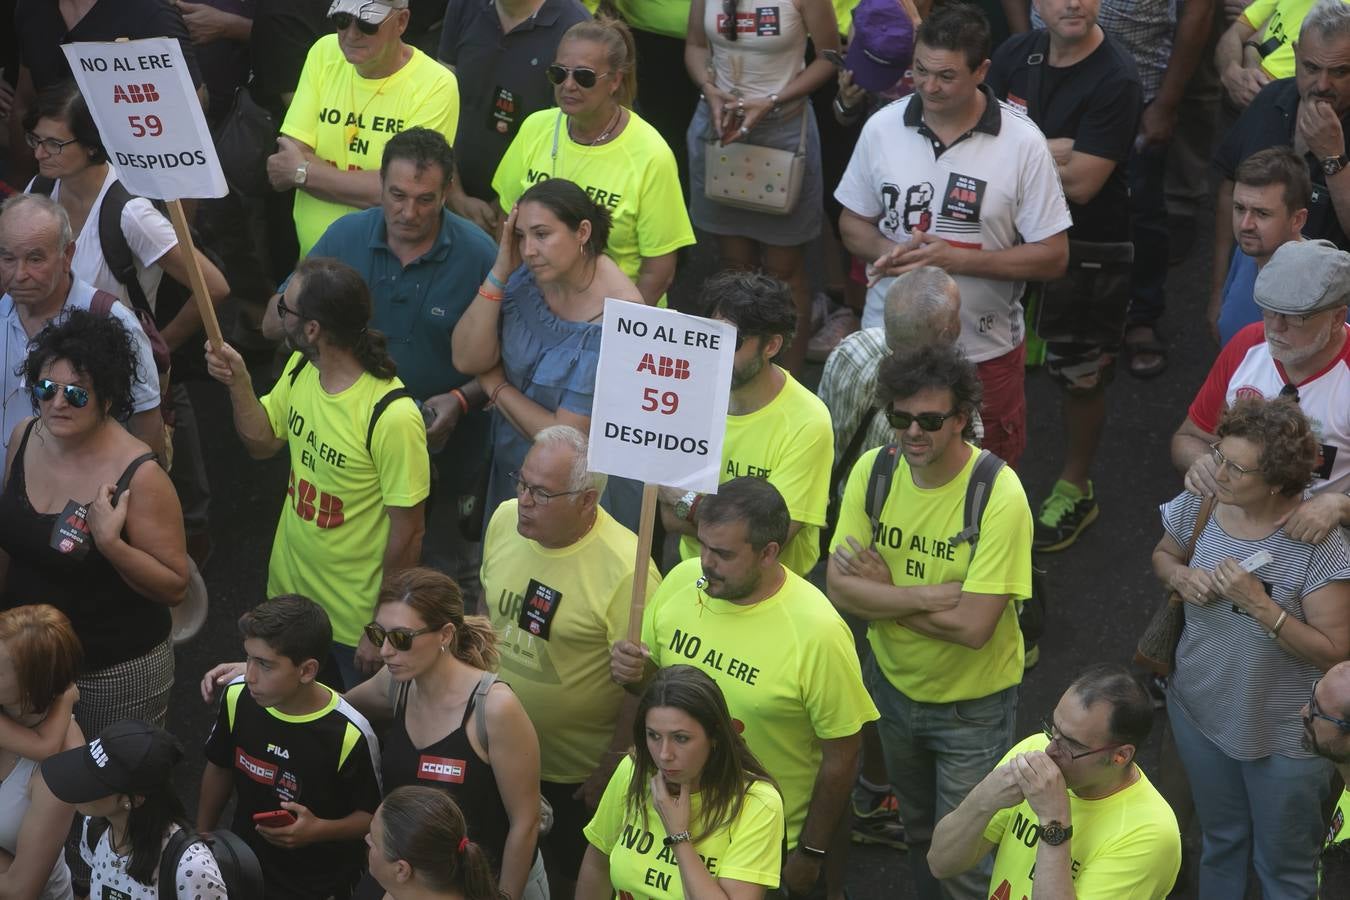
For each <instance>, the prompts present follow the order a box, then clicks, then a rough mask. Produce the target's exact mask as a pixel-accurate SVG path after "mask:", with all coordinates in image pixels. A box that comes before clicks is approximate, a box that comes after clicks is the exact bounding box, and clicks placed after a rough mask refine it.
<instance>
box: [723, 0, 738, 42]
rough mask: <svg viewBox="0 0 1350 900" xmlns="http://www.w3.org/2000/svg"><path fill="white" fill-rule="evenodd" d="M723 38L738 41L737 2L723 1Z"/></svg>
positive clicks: (732, 0)
mask: <svg viewBox="0 0 1350 900" xmlns="http://www.w3.org/2000/svg"><path fill="white" fill-rule="evenodd" d="M722 37H724V38H726V39H727V40H729V41H734V40H736V0H722Z"/></svg>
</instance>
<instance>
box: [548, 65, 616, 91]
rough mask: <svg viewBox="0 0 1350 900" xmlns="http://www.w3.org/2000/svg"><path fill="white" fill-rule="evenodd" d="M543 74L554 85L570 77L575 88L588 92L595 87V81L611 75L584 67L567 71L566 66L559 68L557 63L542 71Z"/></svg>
mask: <svg viewBox="0 0 1350 900" xmlns="http://www.w3.org/2000/svg"><path fill="white" fill-rule="evenodd" d="M544 74H545V75H547V76H548V80H549V81H551V82H553V83H554V84H562V83H563V82H564V81H566V80H567V76H568V75H571V76H572V80H573V81H575V82H576V83H577V87H579V88H581V89H583V90H590V89H591V88H593V87H595V83H596V81H598V80H600V79H601V78H608V77H609V76H610V75H611V74H612V73H610V72H596V71H595V70H594V69H588V68H586V67H585V66H576V67H575V68H571V69H569V68H568V67H567V66H560V65H558V64H557V63H554V64H553V65H551V66H549V67H548V68H547V69H545V70H544Z"/></svg>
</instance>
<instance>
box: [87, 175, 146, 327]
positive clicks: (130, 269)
mask: <svg viewBox="0 0 1350 900" xmlns="http://www.w3.org/2000/svg"><path fill="white" fill-rule="evenodd" d="M132 199H133V197H132V196H131V193H130V192H129V191H128V190H127V189H126V187H124V186H123V184H122V182H120V181H117V180H115V179H114V180H113V183H112V184H110V185H108V190H107V192H106V193H105V194H104V195H103V202H102V203H101V204H99V208H98V242H99V244H100V246H101V247H102V250H103V261H104V262H105V263H107V264H108V269H109V270H110V271H111V272H112V273H113V277H114V278H116V279H117V281H118V282H119V283H120V284H121V285H122V286H123V287H124V288H126V289H127V299H128V300H130V301H131V305H132V307H133V308H134V309H136V310H137V311H139V312H143V313H146V314H147V315H149V316H150V317H151V318H152V319H153V318H154V311H153V310H151V309H150V301H149V300H148V299H147V298H146V296H145V292H144V291H143V290H141V280H140V279H139V278H138V277H137V276H136V255H135V254H134V253H132V252H131V245H130V244H128V243H127V235H126V232H124V231H123V230H122V210H124V209H126V205H127V204H128V203H130V202H131V201H132Z"/></svg>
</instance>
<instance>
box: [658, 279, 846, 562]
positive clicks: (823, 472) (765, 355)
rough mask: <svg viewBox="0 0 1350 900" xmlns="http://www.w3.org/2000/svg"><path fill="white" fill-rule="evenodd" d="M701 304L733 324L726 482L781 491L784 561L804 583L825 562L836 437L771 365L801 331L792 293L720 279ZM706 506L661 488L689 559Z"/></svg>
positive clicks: (822, 413)
mask: <svg viewBox="0 0 1350 900" xmlns="http://www.w3.org/2000/svg"><path fill="white" fill-rule="evenodd" d="M703 300H704V308H706V309H708V310H710V312H709V315H711V316H712V317H713V318H716V319H721V320H722V321H723V322H730V323H731V324H732V325H735V326H736V359H735V364H734V368H733V369H732V373H731V401H730V403H729V404H728V406H727V430H726V438H725V439H724V441H723V443H722V475H721V479H720V480H721V481H730V480H731V479H733V478H738V477H740V476H743V475H752V476H754V477H756V478H763V479H764V480H765V481H767V482H769V483H770V484H772V485H773V486H774V487H775V488H777V489H778V493H779V494H781V496H782V498H783V500H784V501H785V502H786V503H787V508H788V514H789V516H790V518H791V521H790V522H789V524H788V533H787V538H786V540H785V541H783V542H781V543H780V547H779V549H780V553H779V554H778V559H779V560H780V561H781V562H782V563H783V565H785V566H787V567H788V568H789V569H791V570H792V571H793V572H795V573H796V574H798V575H802V576H805V575H806V574H807V573H808V572H810V571H811V568H812V566H814V565H815V564H816V560H817V559H819V558H820V536H819V531H820V529H821V527H822V526H824V524H825V509H826V507H827V506H828V504H829V491H830V465H831V463H832V462H833V460H834V432H833V428H832V427H831V425H830V411H829V410H828V409H826V407H825V404H824V403H822V402H821V400H820V398H819V397H817V396H816V395H815V394H813V393H811V392H810V391H809V390H807V389H806V388H805V387H803V386H802V385H801V384H800V383H798V382H797V380H796V379H795V378H793V377H792V375H791V374H789V373H788V371H787V370H786V369H782V368H780V367H778V366H776V365H774V364H773V362H771V360H772V359H773V358H774V357H775V356H777V355H778V352H779V351H780V350H782V349H783V348H784V347H786V346H787V345H789V344H791V343H792V335H793V332H794V331H795V330H796V326H797V313H796V311H795V309H794V307H793V305H792V293H791V291H790V290H789V289H788V286H787V285H786V284H785V283H783V282H782V281H779V280H778V279H776V278H771V277H769V276H768V275H763V274H760V273H758V272H742V271H737V272H723V273H721V274H718V275H714V276H713V277H712V278H709V279H708V281H707V282H706V283H704V285H703ZM702 500H703V495H701V494H699V493H698V492H697V491H687V492H686V491H680V490H676V489H674V488H662V490H661V521H662V523H663V524H664V525H665V527H666V530H667V531H672V532H675V533H677V534H680V535H682V537H681V538H680V557H681V558H682V559H686V560H687V559H691V558H693V557H694V556H697V555H698V552H699V550H698V541H697V540H696V539H695V535H696V534H697V531H698V521H699V518H698V517H699V511H700V504H701V502H702Z"/></svg>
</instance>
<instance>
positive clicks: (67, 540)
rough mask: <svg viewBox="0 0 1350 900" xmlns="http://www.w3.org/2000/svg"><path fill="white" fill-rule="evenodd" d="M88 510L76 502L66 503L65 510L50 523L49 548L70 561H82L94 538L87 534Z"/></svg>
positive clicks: (87, 553)
mask: <svg viewBox="0 0 1350 900" xmlns="http://www.w3.org/2000/svg"><path fill="white" fill-rule="evenodd" d="M88 519H89V508H88V507H87V506H85V505H84V504H82V503H80V502H79V501H77V500H68V501H66V508H65V509H63V510H61V514H60V515H59V516H57V517H56V521H55V522H54V523H52V536H51V539H50V541H49V543H50V544H51V548H52V549H53V550H55V551H56V552H57V553H60V554H62V555H64V556H68V557H70V558H71V559H84V558H85V557H86V556H88V555H89V547H90V545H91V544H93V542H94V536H93V535H92V534H90V533H89V522H88Z"/></svg>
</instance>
